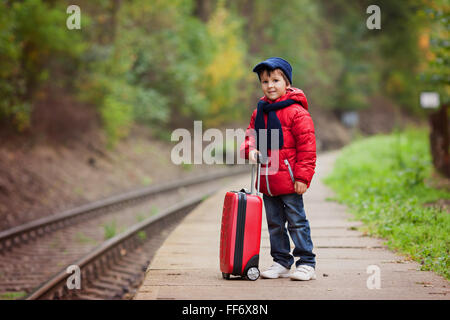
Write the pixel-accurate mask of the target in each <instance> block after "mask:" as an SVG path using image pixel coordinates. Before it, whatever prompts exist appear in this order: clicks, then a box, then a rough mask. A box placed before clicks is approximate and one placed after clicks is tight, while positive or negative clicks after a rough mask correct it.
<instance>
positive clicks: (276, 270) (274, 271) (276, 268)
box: [261, 262, 289, 279]
mask: <svg viewBox="0 0 450 320" xmlns="http://www.w3.org/2000/svg"><path fill="white" fill-rule="evenodd" d="M261 277H263V278H266V279H277V278H287V277H289V269H287V268H285V267H283V266H282V265H281V264H279V263H277V262H275V263H274V264H273V265H272V266H271V267H270V268H269V269H267V270H266V271H264V272H261Z"/></svg>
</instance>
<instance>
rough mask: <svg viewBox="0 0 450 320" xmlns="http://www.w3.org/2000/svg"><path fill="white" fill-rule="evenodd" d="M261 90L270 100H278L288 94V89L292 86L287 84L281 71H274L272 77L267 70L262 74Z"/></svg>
mask: <svg viewBox="0 0 450 320" xmlns="http://www.w3.org/2000/svg"><path fill="white" fill-rule="evenodd" d="M260 77H261V89H262V91H263V92H264V95H265V96H266V97H267V98H268V99H270V100H277V99H278V98H279V97H281V96H282V95H284V94H286V88H289V87H290V85H289V84H288V83H286V80H284V78H283V74H282V71H281V70H280V69H275V70H273V71H272V72H271V73H270V75H269V74H268V72H267V70H264V71H263V72H262V73H261V76H260Z"/></svg>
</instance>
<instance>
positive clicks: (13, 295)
mask: <svg viewBox="0 0 450 320" xmlns="http://www.w3.org/2000/svg"><path fill="white" fill-rule="evenodd" d="M26 295H27V293H26V292H24V291H18V292H2V293H0V300H16V299H20V298H23V297H25V296H26Z"/></svg>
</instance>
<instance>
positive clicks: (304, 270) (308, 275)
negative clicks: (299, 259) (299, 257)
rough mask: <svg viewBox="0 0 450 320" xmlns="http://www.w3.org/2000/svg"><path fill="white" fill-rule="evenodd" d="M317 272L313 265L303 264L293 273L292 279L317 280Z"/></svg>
mask: <svg viewBox="0 0 450 320" xmlns="http://www.w3.org/2000/svg"><path fill="white" fill-rule="evenodd" d="M315 279H316V272H315V270H314V268H313V267H311V266H307V265H305V264H301V265H299V266H298V267H297V269H295V271H294V272H292V273H291V280H303V281H307V280H315Z"/></svg>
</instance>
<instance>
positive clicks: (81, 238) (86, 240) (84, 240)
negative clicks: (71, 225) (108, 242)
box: [75, 232, 97, 244]
mask: <svg viewBox="0 0 450 320" xmlns="http://www.w3.org/2000/svg"><path fill="white" fill-rule="evenodd" d="M75 240H76V241H77V242H78V243H81V244H96V243H97V241H96V240H95V239H92V238H91V237H88V236H86V235H85V234H84V233H83V232H77V233H76V234H75Z"/></svg>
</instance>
